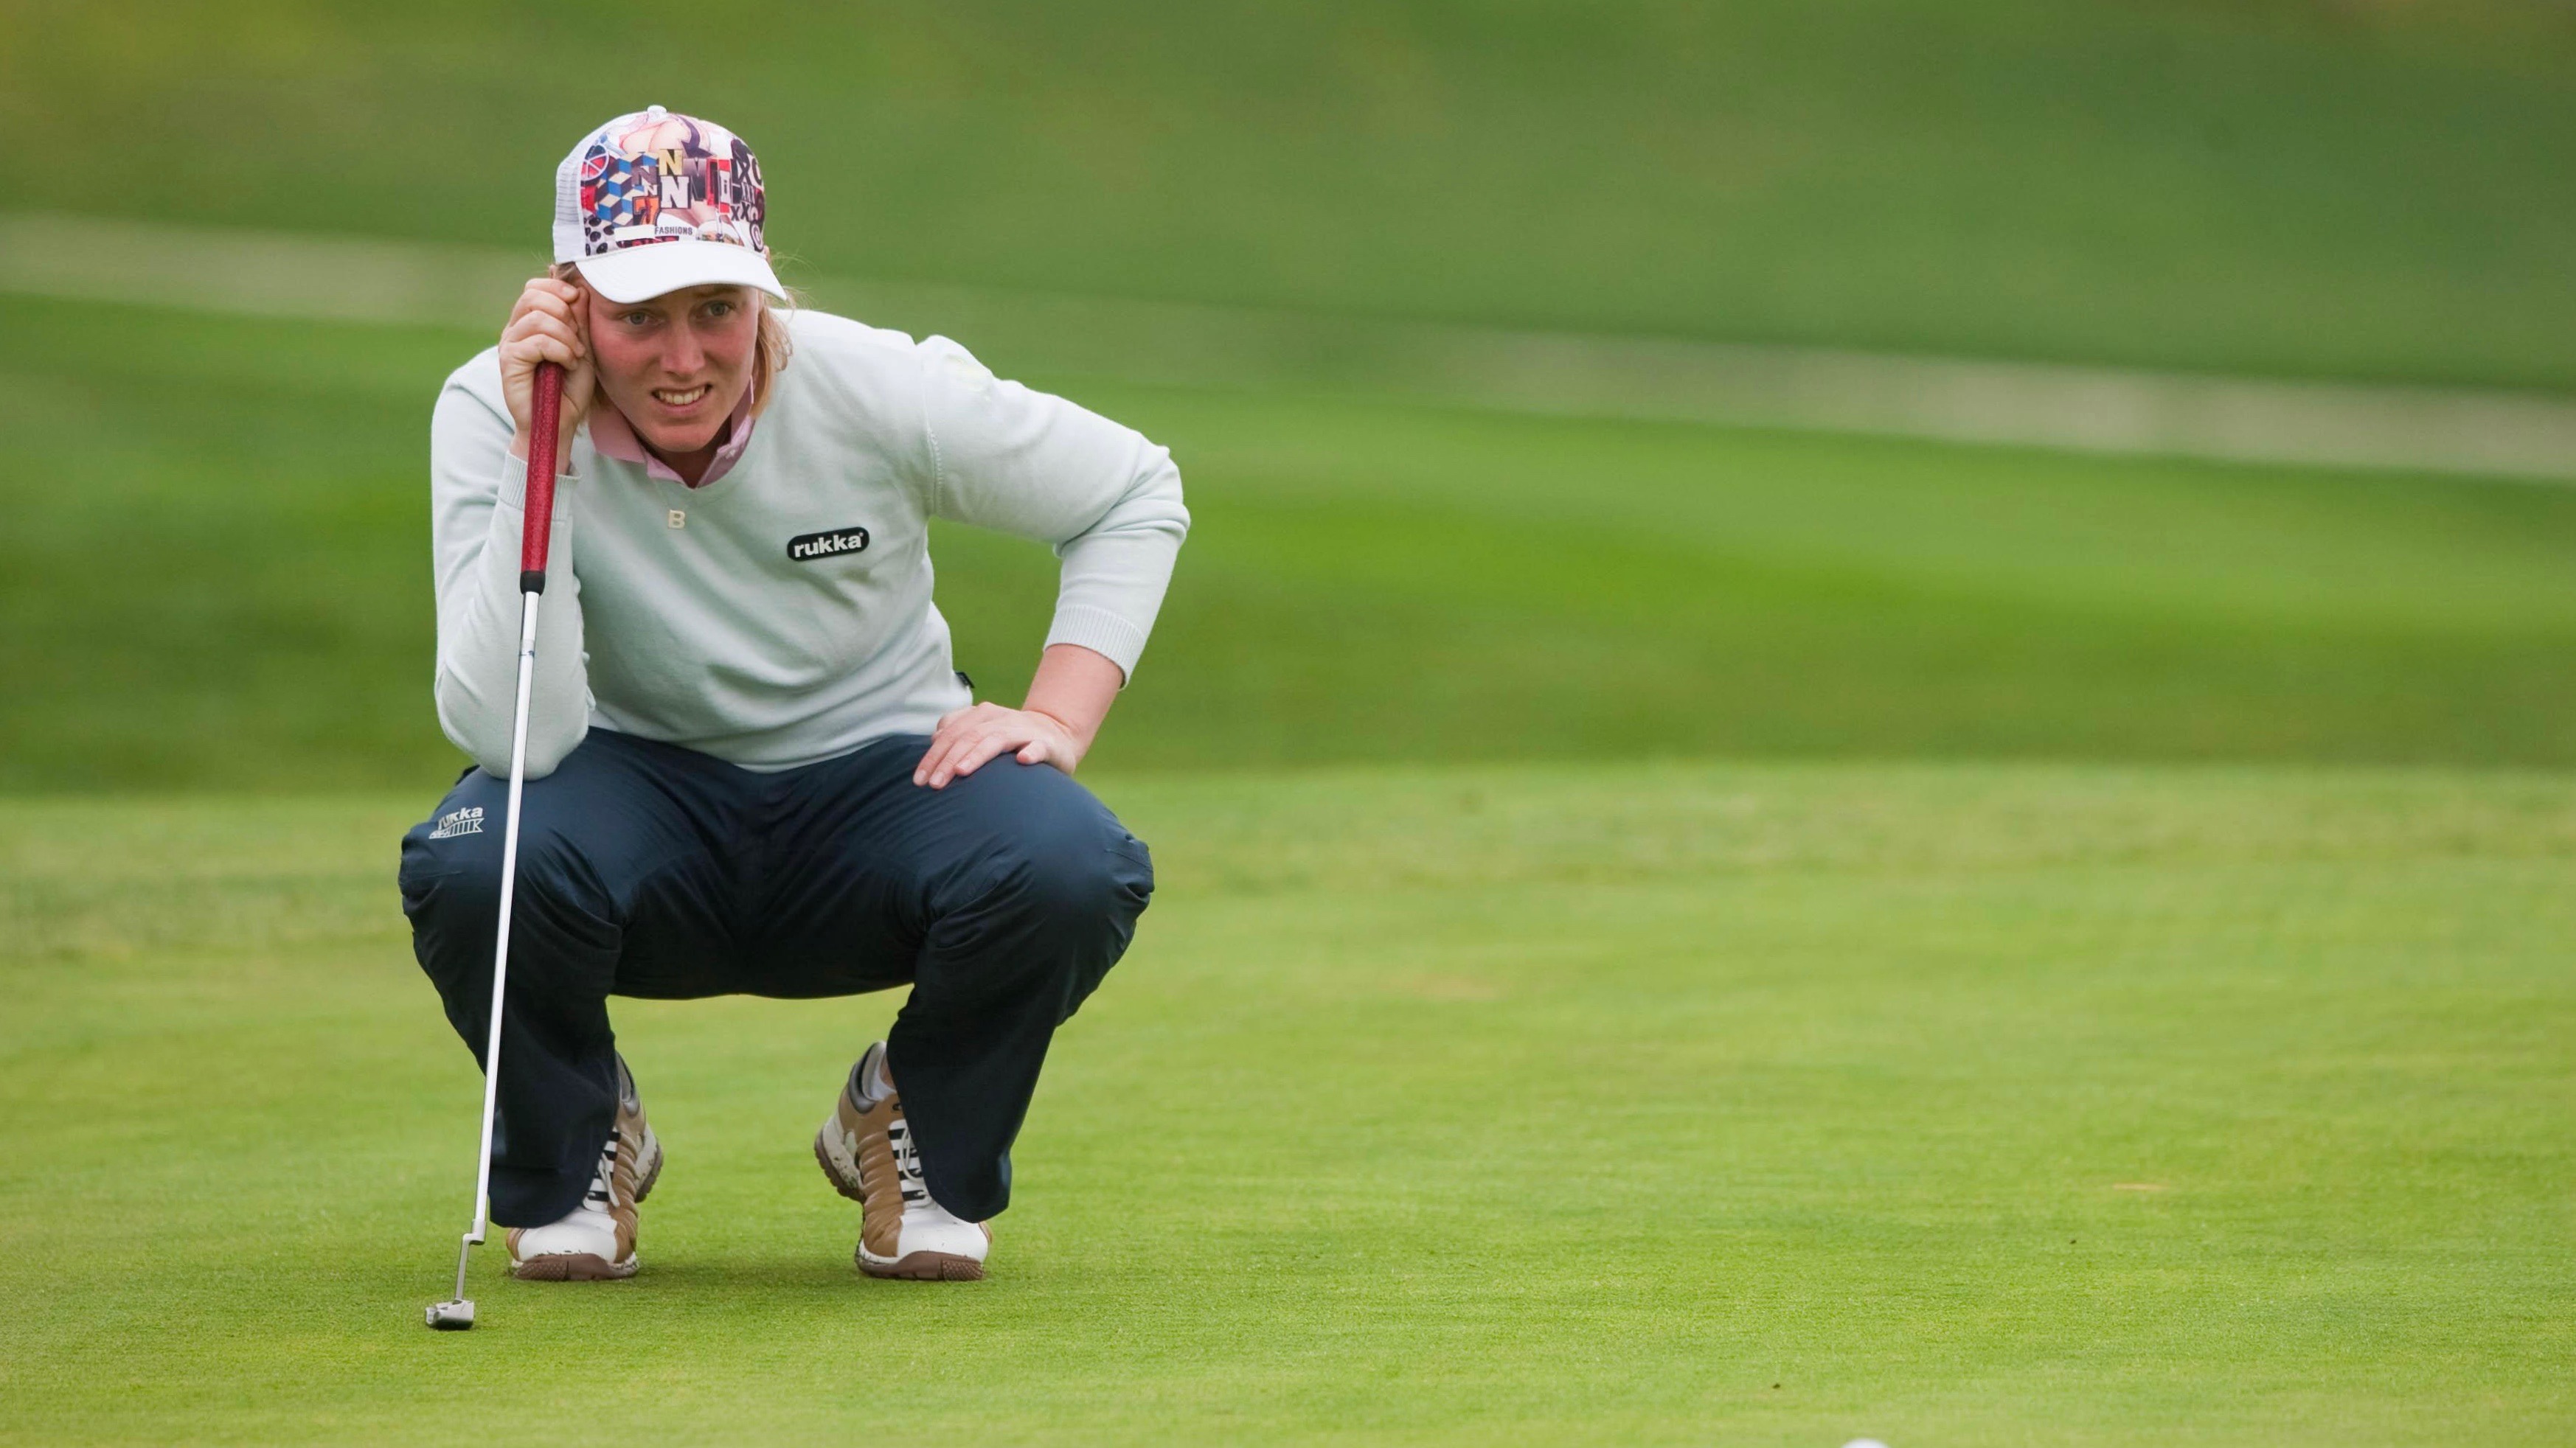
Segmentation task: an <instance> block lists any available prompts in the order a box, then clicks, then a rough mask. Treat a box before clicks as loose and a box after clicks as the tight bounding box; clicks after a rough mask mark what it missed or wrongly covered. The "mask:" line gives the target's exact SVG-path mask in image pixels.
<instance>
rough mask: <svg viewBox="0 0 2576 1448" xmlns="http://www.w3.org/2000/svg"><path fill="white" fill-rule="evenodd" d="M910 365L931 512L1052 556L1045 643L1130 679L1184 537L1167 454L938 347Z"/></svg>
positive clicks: (940, 342) (932, 344)
mask: <svg viewBox="0 0 2576 1448" xmlns="http://www.w3.org/2000/svg"><path fill="white" fill-rule="evenodd" d="M914 357H915V360H916V361H917V362H918V364H919V365H920V368H921V373H922V397H923V403H922V417H923V424H924V427H925V428H926V430H927V432H928V435H929V443H930V463H931V467H932V470H933V473H934V475H935V477H934V484H933V494H932V498H931V511H932V512H933V513H934V514H936V515H937V516H939V517H943V518H949V519H952V520H954V521H956V522H960V523H972V524H976V525H978V526H980V527H986V528H993V529H997V530H999V531H1001V532H1005V533H1015V534H1018V535H1019V536H1021V537H1024V538H1035V539H1038V540H1040V541H1042V542H1046V543H1050V544H1053V545H1054V547H1055V551H1056V556H1057V558H1059V559H1060V560H1062V575H1061V581H1060V583H1059V584H1058V587H1057V592H1056V605H1055V622H1054V624H1053V626H1051V627H1050V628H1049V629H1048V630H1047V640H1046V641H1047V642H1048V643H1049V644H1080V645H1082V646H1083V647H1085V648H1088V649H1091V650H1094V651H1095V652H1098V653H1101V654H1105V655H1107V656H1108V657H1109V659H1110V660H1111V661H1112V662H1114V663H1116V664H1117V665H1118V668H1119V671H1120V672H1121V673H1122V674H1129V675H1132V674H1133V673H1134V672H1135V670H1136V659H1137V657H1138V655H1140V654H1142V653H1143V652H1144V651H1145V638H1146V635H1148V634H1150V633H1151V632H1153V628H1154V615H1155V614H1156V613H1158V612H1160V611H1161V609H1162V606H1163V591H1164V589H1165V588H1166V587H1167V586H1168V585H1169V584H1170V582H1171V578H1172V562H1173V560H1174V558H1176V557H1177V556H1178V555H1179V553H1180V549H1181V540H1182V539H1183V538H1184V537H1185V536H1187V535H1188V533H1189V529H1190V514H1189V510H1188V509H1187V508H1185V507H1183V506H1182V505H1181V474H1180V470H1179V469H1178V468H1176V467H1174V466H1173V465H1172V455H1171V452H1170V451H1169V450H1168V449H1165V448H1161V447H1157V446H1155V445H1154V444H1153V443H1151V442H1148V441H1146V440H1145V438H1144V437H1143V436H1142V435H1141V434H1139V433H1137V432H1136V431H1135V430H1134V429H1132V428H1126V427H1121V426H1119V425H1118V424H1117V423H1114V422H1111V421H1110V420H1109V419H1107V418H1105V417H1102V416H1100V415H1099V414H1097V413H1093V412H1087V411H1085V410H1083V409H1082V408H1079V407H1076V406H1075V405H1073V404H1072V403H1070V402H1067V401H1065V400H1064V399H1063V398H1061V397H1054V396H1050V395H1049V394H1047V393H1044V392H1037V391H1033V390H1031V389H1029V388H1027V387H1023V386H1021V385H1020V384H1019V383H1016V382H1005V381H1002V380H1000V379H998V378H996V377H995V376H994V375H993V374H992V373H991V372H990V371H989V370H987V369H986V368H985V366H984V365H983V364H982V363H980V362H978V361H976V360H975V358H974V357H973V356H972V355H971V354H969V353H968V352H967V350H966V349H965V348H963V347H960V346H958V345H957V344H956V343H955V342H952V341H950V340H948V339H947V338H945V337H932V338H930V339H929V340H927V341H925V342H923V343H921V344H920V345H919V346H918V347H916V348H915V349H914Z"/></svg>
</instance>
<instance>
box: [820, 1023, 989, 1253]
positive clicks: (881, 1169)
mask: <svg viewBox="0 0 2576 1448" xmlns="http://www.w3.org/2000/svg"><path fill="white" fill-rule="evenodd" d="M814 1159H815V1160H816V1161H817V1162H820V1163H822V1167H823V1175H825V1176H826V1177H829V1178H831V1182H832V1186H833V1187H834V1188H835V1189H836V1190H838V1191H839V1192H840V1194H841V1195H843V1196H845V1197H848V1198H849V1199H850V1200H851V1201H854V1202H857V1203H858V1204H859V1249H858V1251H857V1252H856V1253H855V1254H854V1260H855V1261H856V1263H857V1264H858V1269H859V1270H860V1271H862V1272H864V1273H866V1274H868V1275H869V1276H870V1277H908V1278H912V1279H914V1280H916V1281H922V1282H976V1281H981V1280H982V1279H983V1276H984V1258H985V1256H986V1254H988V1253H989V1252H990V1251H991V1250H992V1245H993V1230H992V1228H990V1227H987V1226H985V1225H984V1224H983V1223H981V1222H969V1221H965V1220H963V1219H961V1218H959V1217H957V1216H956V1215H955V1214H953V1213H951V1212H950V1211H949V1210H948V1209H947V1208H946V1207H943V1206H941V1205H939V1203H937V1202H935V1201H933V1200H931V1197H930V1189H929V1187H927V1186H925V1185H924V1184H923V1183H922V1180H921V1155H920V1153H919V1152H918V1151H917V1150H916V1149H915V1148H914V1146H913V1140H912V1126H911V1123H909V1122H907V1121H905V1120H904V1116H903V1098H901V1097H899V1096H897V1095H896V1094H895V1090H894V1078H893V1077H892V1076H890V1075H889V1074H888V1073H887V1071H886V1048H885V1042H883V1041H879V1042H877V1043H876V1044H875V1045H873V1046H870V1047H868V1053H867V1054H866V1055H864V1056H861V1057H860V1058H859V1063H858V1064H857V1065H855V1066H852V1067H851V1068H850V1079H849V1083H848V1084H847V1085H845V1086H843V1087H842V1088H841V1094H840V1098H839V1099H838V1100H836V1101H834V1102H833V1103H832V1114H831V1115H830V1116H828V1117H826V1118H824V1121H823V1129H822V1130H820V1131H818V1132H816V1133H815V1134H814Z"/></svg>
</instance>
